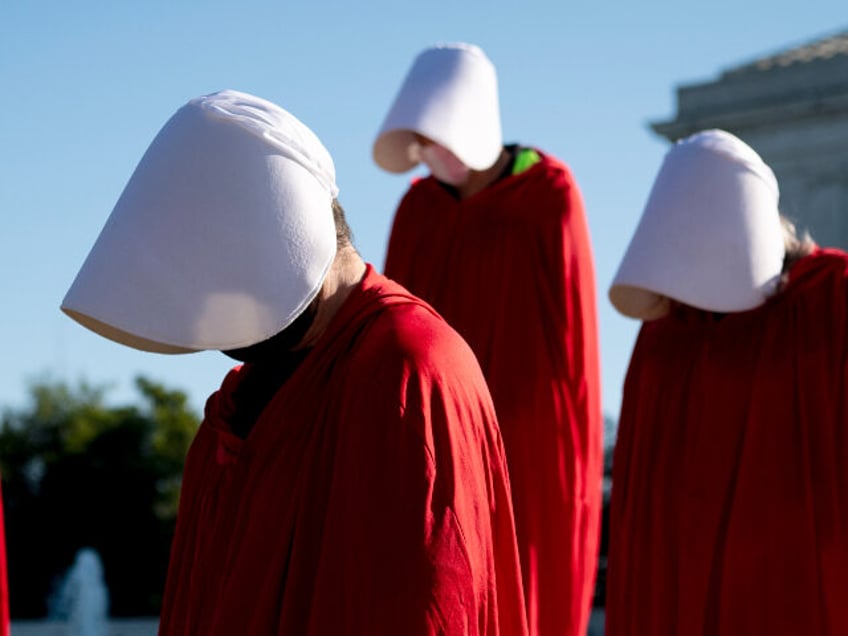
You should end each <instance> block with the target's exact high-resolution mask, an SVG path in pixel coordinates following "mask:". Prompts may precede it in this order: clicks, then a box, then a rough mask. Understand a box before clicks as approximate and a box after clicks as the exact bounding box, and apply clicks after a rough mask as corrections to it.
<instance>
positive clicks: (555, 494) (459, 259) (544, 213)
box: [386, 153, 603, 636]
mask: <svg viewBox="0 0 848 636" xmlns="http://www.w3.org/2000/svg"><path fill="white" fill-rule="evenodd" d="M540 154H541V153H540ZM386 275H387V276H389V277H390V278H393V279H395V280H397V281H399V282H400V283H401V284H403V285H405V286H406V287H407V288H408V289H409V290H410V291H412V293H414V294H416V295H419V296H421V297H422V298H424V299H425V300H426V301H428V302H430V303H431V304H432V305H433V306H434V307H435V309H436V310H437V311H439V312H440V313H441V314H442V316H444V318H445V319H446V320H447V321H448V323H450V324H451V325H452V326H453V327H454V328H456V330H457V331H459V333H460V334H461V335H462V336H463V337H464V338H465V339H466V341H467V342H468V343H469V344H470V345H471V348H472V350H473V351H474V353H475V354H476V355H477V359H478V360H479V361H480V365H481V367H482V368H483V373H484V375H485V376H486V380H487V381H488V384H489V388H490V390H491V392H492V398H493V399H494V402H495V408H496V410H497V414H498V422H499V424H500V427H501V432H502V434H503V439H504V446H505V448H506V455H507V461H508V463H509V474H510V482H511V484H512V493H513V508H514V510H515V524H516V532H517V535H518V547H519V552H520V554H521V566H522V574H523V581H524V593H525V599H526V603H527V615H528V621H529V626H530V631H531V633H532V634H543V635H544V634H556V635H557V636H562V635H563V634H565V635H570V636H583V635H584V634H585V633H586V628H587V623H588V618H589V612H590V610H591V600H592V595H593V591H594V581H595V572H596V567H597V565H596V564H597V549H598V530H599V524H600V510H601V479H602V462H603V459H602V428H601V427H602V416H601V404H600V376H599V363H598V340H597V320H596V313H595V312H596V304H595V303H596V296H595V281H594V266H593V260H592V253H591V248H590V243H589V232H588V228H587V225H586V219H585V215H584V212H583V203H582V199H581V197H580V193H579V191H578V188H577V185H576V183H575V182H574V180H573V178H572V176H571V173H570V172H569V170H568V169H567V168H566V167H565V166H564V165H562V164H561V163H559V162H558V161H556V160H554V159H553V158H551V157H547V156H544V155H542V160H541V161H540V162H539V163H536V164H535V165H533V166H532V167H531V168H529V169H527V170H526V171H524V172H521V173H519V174H517V175H511V176H508V177H506V178H504V179H501V180H499V181H497V182H495V183H494V184H492V185H491V186H489V187H488V188H486V189H485V190H483V191H481V192H478V193H477V194H474V195H473V196H471V197H469V198H467V199H464V200H458V199H457V198H456V197H454V196H453V195H452V194H451V193H450V192H449V191H448V190H446V189H445V188H444V187H443V186H441V185H440V184H439V183H438V182H437V181H436V180H435V179H433V178H432V177H430V178H427V179H423V180H420V181H418V182H416V183H415V184H414V185H413V186H412V187H411V189H410V190H409V191H408V192H407V194H406V195H405V197H404V198H403V200H402V202H401V204H400V206H399V208H398V210H397V213H396V216H395V220H394V226H393V229H392V234H391V238H390V241H389V247H388V253H387V257H386Z"/></svg>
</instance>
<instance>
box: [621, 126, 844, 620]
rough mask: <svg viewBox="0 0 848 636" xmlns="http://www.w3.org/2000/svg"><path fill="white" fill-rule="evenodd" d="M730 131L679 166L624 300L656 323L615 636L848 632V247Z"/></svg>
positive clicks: (641, 230) (637, 437)
mask: <svg viewBox="0 0 848 636" xmlns="http://www.w3.org/2000/svg"><path fill="white" fill-rule="evenodd" d="M778 200H779V192H778V184H777V181H776V179H775V177H774V174H773V173H772V171H771V170H770V169H769V167H768V166H767V165H766V164H765V163H764V162H763V161H762V159H760V157H759V156H758V155H757V154H756V153H755V152H754V151H753V150H752V149H751V148H750V147H749V146H747V145H746V144H745V143H744V142H742V141H741V140H739V139H738V138H736V137H734V136H733V135H731V134H729V133H727V132H724V131H718V130H711V131H704V132H701V133H698V134H696V135H693V136H691V137H689V138H687V139H684V140H682V141H680V142H678V143H677V144H675V145H674V146H673V147H672V148H671V149H670V150H669V152H668V154H667V155H666V158H665V161H664V162H663V166H662V168H661V170H660V173H659V175H658V177H657V179H656V182H655V184H654V187H653V190H652V192H651V196H650V197H649V200H648V203H647V205H646V208H645V211H644V214H643V216H642V219H641V221H640V223H639V226H638V228H637V230H636V233H635V235H634V237H633V240H632V242H631V244H630V247H629V248H628V251H627V253H626V255H625V257H624V260H623V261H622V264H621V267H620V269H619V272H618V274H617V275H616V279H615V281H614V283H613V286H612V288H611V290H610V298H611V300H612V302H613V304H614V305H615V306H616V308H618V309H619V310H620V311H621V312H622V313H624V314H625V315H627V316H631V317H636V318H641V319H643V320H644V323H643V325H642V328H641V331H640V333H639V336H638V340H637V342H636V345H635V348H634V350H633V354H632V358H631V361H630V367H629V369H628V372H627V377H626V380H625V384H624V395H623V402H622V408H621V419H620V422H619V434H618V440H617V446H616V449H615V458H614V459H615V461H614V467H613V487H612V503H611V506H612V507H611V536H610V554H609V569H608V578H607V615H606V633H607V634H608V635H609V636H671V635H675V636H680V635H683V636H686V635H690V634H691V635H695V634H697V635H698V636H717V635H721V636H747V635H750V634H817V635H821V636H836V635H837V634H848V605H846V603H845V598H846V593H848V479H846V473H845V461H846V459H847V458H848V444H846V440H848V437H846V434H845V426H846V423H848V420H846V418H847V417H848V410H846V407H848V398H846V396H848V390H846V389H848V374H846V363H848V329H846V325H848V255H846V254H845V253H844V252H841V251H838V250H834V249H822V248H819V247H817V246H815V245H814V244H813V243H812V241H811V240H809V239H807V238H805V239H803V240H799V239H798V238H797V236H796V235H795V233H794V230H793V228H792V226H791V224H789V223H788V222H785V221H784V223H783V224H781V217H780V215H779V212H778Z"/></svg>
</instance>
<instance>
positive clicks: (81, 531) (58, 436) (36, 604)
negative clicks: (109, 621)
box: [0, 378, 198, 618]
mask: <svg viewBox="0 0 848 636" xmlns="http://www.w3.org/2000/svg"><path fill="white" fill-rule="evenodd" d="M136 388H137V390H138V392H139V394H140V397H141V400H140V403H139V404H137V405H128V406H119V407H110V406H107V405H106V403H105V399H104V398H105V393H106V391H105V390H104V389H103V388H102V387H92V386H89V385H87V384H84V383H83V384H80V385H79V386H77V387H74V388H70V387H68V386H67V385H65V384H64V383H56V382H40V383H37V384H35V385H33V386H32V387H31V388H30V397H31V399H30V404H29V405H28V406H27V407H26V408H24V409H21V410H19V411H14V410H7V411H6V412H5V413H4V414H3V416H2V421H1V422H0V471H2V489H3V504H4V512H5V525H6V545H7V559H8V569H9V572H8V576H9V601H10V605H11V612H12V615H13V617H15V618H28V617H39V616H44V615H45V613H46V611H47V602H48V597H49V596H50V594H51V592H52V591H53V588H54V587H55V585H56V582H57V580H58V577H59V576H60V575H61V574H62V573H63V572H64V571H65V570H66V569H67V568H68V567H69V566H70V565H71V563H72V562H73V559H74V555H75V553H76V552H77V550H78V549H80V548H82V547H86V546H90V547H93V548H94V549H96V550H97V552H98V553H99V554H100V557H101V559H102V561H103V567H104V573H105V579H106V584H107V586H108V588H109V595H110V613H111V614H112V615H114V616H143V615H156V614H158V613H159V605H160V601H161V594H162V589H163V586H164V580H165V573H166V568H167V560H168V552H169V549H170V542H171V537H172V536H173V530H174V524H175V520H176V511H177V500H178V496H179V487H180V479H181V476H182V469H183V461H184V458H185V453H186V451H187V450H188V446H189V444H190V442H191V439H192V438H193V437H194V434H195V432H196V430H197V426H198V418H197V416H196V415H195V414H194V413H193V412H192V411H191V410H190V408H189V406H188V399H187V396H186V395H185V393H183V392H182V391H177V390H172V389H168V388H166V387H164V386H162V385H161V384H157V383H155V382H153V381H151V380H148V379H146V378H138V379H137V380H136Z"/></svg>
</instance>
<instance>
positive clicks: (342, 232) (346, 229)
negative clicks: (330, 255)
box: [333, 199, 353, 250]
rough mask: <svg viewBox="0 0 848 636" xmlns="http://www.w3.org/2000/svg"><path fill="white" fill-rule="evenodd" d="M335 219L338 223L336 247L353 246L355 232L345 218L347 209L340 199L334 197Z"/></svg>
mask: <svg viewBox="0 0 848 636" xmlns="http://www.w3.org/2000/svg"><path fill="white" fill-rule="evenodd" d="M333 221H334V222H335V224H336V249H339V250H340V249H342V248H343V247H353V232H352V231H351V229H350V225H348V223H347V219H346V218H345V211H344V208H343V207H342V204H341V203H339V200H338V199H333Z"/></svg>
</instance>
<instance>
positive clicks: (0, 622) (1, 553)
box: [0, 493, 11, 636]
mask: <svg viewBox="0 0 848 636" xmlns="http://www.w3.org/2000/svg"><path fill="white" fill-rule="evenodd" d="M2 501H3V497H2V493H0V636H9V633H10V630H11V628H10V626H9V620H10V619H9V583H8V581H9V579H8V577H7V573H6V522H5V519H4V516H3V505H2Z"/></svg>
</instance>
